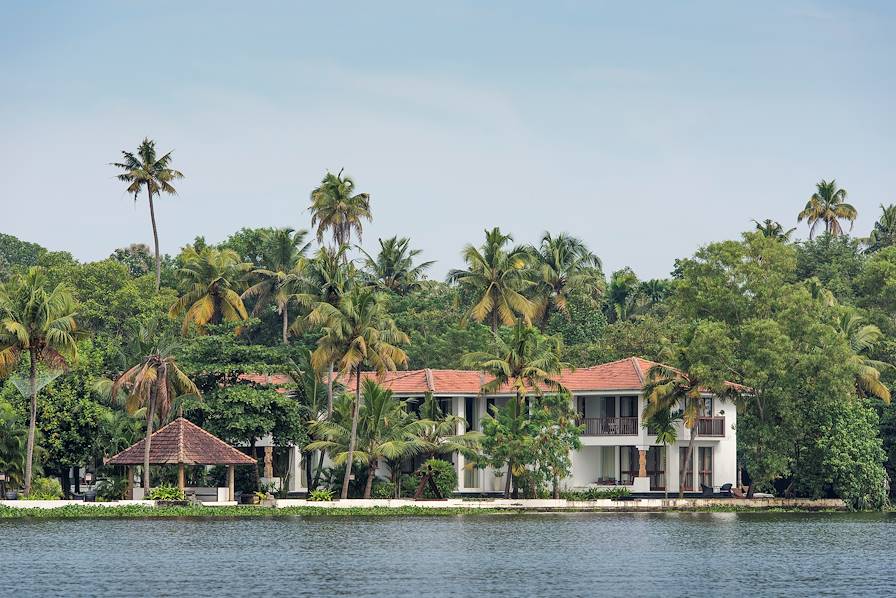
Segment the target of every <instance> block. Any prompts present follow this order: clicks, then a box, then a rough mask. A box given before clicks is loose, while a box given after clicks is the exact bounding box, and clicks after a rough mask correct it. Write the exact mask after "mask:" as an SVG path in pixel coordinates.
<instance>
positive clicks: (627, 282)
mask: <svg viewBox="0 0 896 598" xmlns="http://www.w3.org/2000/svg"><path fill="white" fill-rule="evenodd" d="M642 290H644V288H643V287H642V283H641V282H640V281H639V280H638V277H637V276H636V275H635V273H634V272H633V271H632V269H631V268H623V269H621V270H617V271H616V272H613V275H612V276H610V284H609V286H608V287H607V308H606V310H607V319H608V320H609V321H610V322H620V321H625V320H630V319H632V318H634V317H635V316H636V315H637V314H638V308H639V304H640V303H641V292H642Z"/></svg>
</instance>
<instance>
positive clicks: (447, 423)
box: [419, 392, 482, 459]
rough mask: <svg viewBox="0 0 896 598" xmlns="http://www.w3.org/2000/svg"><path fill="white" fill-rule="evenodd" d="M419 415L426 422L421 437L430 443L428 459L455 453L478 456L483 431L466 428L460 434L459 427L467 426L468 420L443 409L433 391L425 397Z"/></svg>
mask: <svg viewBox="0 0 896 598" xmlns="http://www.w3.org/2000/svg"><path fill="white" fill-rule="evenodd" d="M419 417H420V420H421V421H422V422H424V424H423V428H422V432H421V434H420V437H421V438H422V439H423V440H425V441H426V442H427V444H428V445H429V448H428V450H427V451H426V457H427V459H429V458H433V457H435V456H436V455H451V454H453V453H460V454H462V455H463V456H464V457H467V458H468V459H472V458H475V457H476V456H477V452H476V449H478V448H479V441H480V440H481V438H482V433H481V432H478V431H476V430H470V431H466V430H465V431H464V432H463V433H461V434H458V433H457V430H458V428H459V427H461V426H463V427H464V428H465V427H466V425H467V420H466V419H464V418H463V417H461V416H459V415H454V414H452V413H445V412H444V411H442V407H441V406H440V405H439V401H438V400H437V399H436V398H434V397H433V395H432V393H431V392H428V393H426V395H425V396H424V397H423V402H422V403H421V404H420V411H419Z"/></svg>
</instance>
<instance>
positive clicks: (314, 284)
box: [289, 245, 357, 417]
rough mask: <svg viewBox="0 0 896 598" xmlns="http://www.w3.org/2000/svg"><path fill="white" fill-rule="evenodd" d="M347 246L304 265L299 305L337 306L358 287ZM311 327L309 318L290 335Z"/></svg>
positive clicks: (329, 404) (329, 370)
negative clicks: (347, 257)
mask: <svg viewBox="0 0 896 598" xmlns="http://www.w3.org/2000/svg"><path fill="white" fill-rule="evenodd" d="M346 250H347V247H346V246H345V245H342V246H340V247H339V248H335V249H331V248H328V247H321V248H320V249H318V251H317V253H316V254H315V255H314V257H313V258H311V259H310V260H308V262H307V264H305V272H304V277H303V283H304V284H301V285H300V288H299V289H298V292H297V293H296V294H295V299H296V301H297V302H298V303H299V304H300V305H302V306H303V307H306V308H311V309H313V308H314V306H316V305H317V304H319V303H329V304H330V305H336V304H337V303H338V302H339V299H340V298H341V297H342V296H343V295H344V294H346V293H348V292H349V290H350V289H351V288H352V287H353V286H354V285H355V282H356V279H357V271H356V270H355V267H354V265H353V264H352V263H351V262H349V261H347V260H346V259H345V252H346ZM308 326H309V322H308V320H307V318H301V319H296V320H295V321H294V322H293V324H292V326H290V329H289V330H290V332H292V333H294V334H296V333H300V332H303V331H305V330H306V329H307V328H308ZM333 367H334V366H333V363H332V362H330V363H329V364H327V378H326V381H327V417H329V416H330V415H332V414H333V382H334V376H333Z"/></svg>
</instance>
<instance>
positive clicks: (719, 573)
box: [0, 513, 896, 598]
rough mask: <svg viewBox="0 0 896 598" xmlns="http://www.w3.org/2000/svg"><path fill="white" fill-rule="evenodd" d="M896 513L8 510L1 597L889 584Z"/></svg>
mask: <svg viewBox="0 0 896 598" xmlns="http://www.w3.org/2000/svg"><path fill="white" fill-rule="evenodd" d="M894 523H896V516H894V515H881V514H874V515H866V514H842V513H830V514H734V513H712V514H709V513H701V514H690V513H679V514H562V515H561V514H544V515H507V516H504V515H498V516H492V515H479V516H461V517H450V518H448V517H433V518H422V517H414V518H405V519H398V518H394V519H393V518H383V517H377V518H308V519H302V518H283V519H272V520H258V519H235V520H196V519H187V520H162V521H156V520H145V519H144V520H132V521H120V520H116V521H109V520H78V521H30V522H29V521H0V595H15V596H38V595H41V596H44V595H72V596H82V595H84V596H86V595H102V596H138V595H139V596H176V595H189V596H233V595H243V596H276V595H283V596H293V595H307V596H314V597H319V596H336V595H342V596H419V595H428V596H470V595H488V596H494V597H496V596H564V597H571V596H614V597H615V596H662V597H664V598H667V597H669V596H693V597H702V596H707V597H713V598H717V597H739V596H785V595H786V596H848V595H872V596H887V595H889V596H892V595H896V550H894V547H896V525H894ZM346 568H348V569H349V573H348V574H345V571H346Z"/></svg>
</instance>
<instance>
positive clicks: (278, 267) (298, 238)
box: [241, 228, 309, 345]
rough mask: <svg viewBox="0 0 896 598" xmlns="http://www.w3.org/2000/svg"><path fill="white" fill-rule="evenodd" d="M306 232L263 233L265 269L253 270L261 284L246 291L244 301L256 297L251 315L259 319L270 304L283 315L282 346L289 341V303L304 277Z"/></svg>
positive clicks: (279, 229)
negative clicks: (259, 315)
mask: <svg viewBox="0 0 896 598" xmlns="http://www.w3.org/2000/svg"><path fill="white" fill-rule="evenodd" d="M307 234H308V233H307V231H304V230H300V231H294V230H293V229H291V228H278V229H275V230H272V231H265V232H264V233H263V234H262V243H263V249H262V255H263V259H264V265H263V267H259V268H256V269H254V270H253V271H252V274H253V276H254V277H255V278H256V279H259V280H258V282H256V283H255V284H253V285H252V286H250V287H249V288H248V289H246V290H245V291H244V292H243V294H242V296H241V299H243V300H246V299H248V298H250V297H254V298H255V305H254V306H253V308H252V315H253V316H257V315H258V314H259V313H261V311H262V310H263V309H264V308H265V307H266V306H267V305H268V304H269V303H270V302H271V301H273V302H274V304H275V305H276V306H277V313H279V314H280V321H281V331H280V332H281V337H282V342H283V344H284V345H285V344H287V342H289V338H288V332H289V302H290V300H291V299H292V298H293V297H294V296H295V293H296V291H297V290H298V289H299V287H300V286H301V283H302V278H303V276H304V270H305V268H304V265H305V252H306V251H308V245H309V244H308V243H305V235H307Z"/></svg>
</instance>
